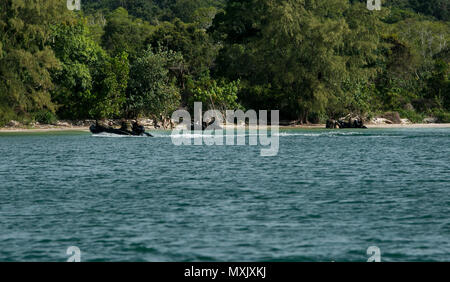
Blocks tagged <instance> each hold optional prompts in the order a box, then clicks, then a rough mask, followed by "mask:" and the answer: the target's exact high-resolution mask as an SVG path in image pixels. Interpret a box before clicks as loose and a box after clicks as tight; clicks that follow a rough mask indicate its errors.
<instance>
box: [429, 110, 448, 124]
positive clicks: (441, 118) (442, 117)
mask: <svg viewBox="0 0 450 282" xmlns="http://www.w3.org/2000/svg"><path fill="white" fill-rule="evenodd" d="M433 116H434V117H435V118H437V121H438V122H440V123H450V113H449V112H445V111H443V110H436V111H434V113H433Z"/></svg>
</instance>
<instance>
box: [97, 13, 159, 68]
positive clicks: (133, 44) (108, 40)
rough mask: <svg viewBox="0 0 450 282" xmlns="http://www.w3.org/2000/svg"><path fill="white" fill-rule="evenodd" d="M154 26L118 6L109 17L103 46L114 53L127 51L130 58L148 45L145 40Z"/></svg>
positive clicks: (113, 54) (134, 56)
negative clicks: (135, 17)
mask: <svg viewBox="0 0 450 282" xmlns="http://www.w3.org/2000/svg"><path fill="white" fill-rule="evenodd" d="M153 30H154V27H153V26H151V25H150V24H149V23H148V22H145V21H143V20H141V19H134V18H133V17H132V16H130V15H129V14H128V12H127V10H125V9H124V8H118V9H117V10H115V11H114V12H112V13H111V14H110V15H109V16H108V17H107V24H106V26H105V33H104V34H103V36H102V46H103V47H104V48H105V49H106V50H107V51H108V52H109V53H110V54H111V55H112V56H116V55H117V54H120V53H121V52H127V53H128V54H129V55H130V60H131V61H132V60H134V58H136V57H137V54H138V53H139V52H141V51H143V50H144V49H145V47H146V45H145V42H146V39H147V38H148V36H150V34H151V33H152V32H153Z"/></svg>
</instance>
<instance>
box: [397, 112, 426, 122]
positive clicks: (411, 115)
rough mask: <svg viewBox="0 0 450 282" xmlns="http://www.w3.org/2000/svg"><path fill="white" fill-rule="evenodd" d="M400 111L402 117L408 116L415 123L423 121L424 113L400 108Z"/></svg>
mask: <svg viewBox="0 0 450 282" xmlns="http://www.w3.org/2000/svg"><path fill="white" fill-rule="evenodd" d="M398 113H399V114H400V116H401V117H402V118H407V119H408V120H410V121H411V122H413V123H421V122H422V121H423V119H424V115H423V114H420V113H417V112H416V111H414V110H403V109H402V110H398Z"/></svg>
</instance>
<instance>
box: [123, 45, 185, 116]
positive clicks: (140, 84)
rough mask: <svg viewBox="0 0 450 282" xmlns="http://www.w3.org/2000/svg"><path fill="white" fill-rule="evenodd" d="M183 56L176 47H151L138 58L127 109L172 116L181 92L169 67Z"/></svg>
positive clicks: (133, 69)
mask: <svg viewBox="0 0 450 282" xmlns="http://www.w3.org/2000/svg"><path fill="white" fill-rule="evenodd" d="M182 59H183V58H182V56H181V55H180V54H179V53H177V52H174V51H170V50H163V49H159V50H157V51H156V52H154V51H153V50H152V48H151V47H149V48H148V49H147V50H146V51H144V52H143V53H142V55H141V56H140V57H138V58H137V59H136V61H135V62H134V64H133V65H132V67H131V71H130V84H129V88H128V99H127V103H128V107H127V113H128V115H129V116H130V117H134V118H136V117H138V116H140V115H145V116H151V117H153V118H154V119H156V120H161V119H162V120H164V119H165V118H168V117H169V116H170V115H171V114H172V112H173V111H174V110H176V109H177V107H178V106H179V105H180V92H179V89H178V87H177V86H176V81H175V78H174V77H172V76H171V75H170V73H169V69H170V68H171V67H172V66H174V65H178V64H179V63H180V61H181V60H182Z"/></svg>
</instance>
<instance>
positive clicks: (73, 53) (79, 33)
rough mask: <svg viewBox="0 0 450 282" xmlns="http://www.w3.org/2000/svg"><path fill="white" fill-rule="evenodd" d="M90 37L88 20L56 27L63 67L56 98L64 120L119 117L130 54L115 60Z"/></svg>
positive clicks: (58, 75)
mask: <svg viewBox="0 0 450 282" xmlns="http://www.w3.org/2000/svg"><path fill="white" fill-rule="evenodd" d="M88 34H89V30H88V28H87V26H86V23H85V22H84V19H79V21H77V22H74V23H72V24H62V25H56V26H54V27H53V43H52V47H53V50H54V51H55V53H56V55H57V57H58V58H59V60H60V61H61V66H62V67H61V69H59V70H57V71H54V72H53V80H54V82H55V83H56V84H57V87H56V89H55V90H54V91H53V99H54V101H55V102H57V103H58V105H59V111H58V112H59V114H60V115H61V116H62V117H66V118H72V119H73V118H98V119H100V118H107V117H114V116H119V115H120V114H121V111H122V109H123V106H124V103H125V90H126V88H127V81H128V71H129V66H128V58H127V54H126V53H120V54H118V55H117V56H115V57H113V58H111V57H110V56H109V55H108V54H107V53H106V52H105V51H104V50H103V49H101V47H100V46H99V45H98V44H97V43H95V42H94V41H93V39H92V38H90V37H89V36H88Z"/></svg>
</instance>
